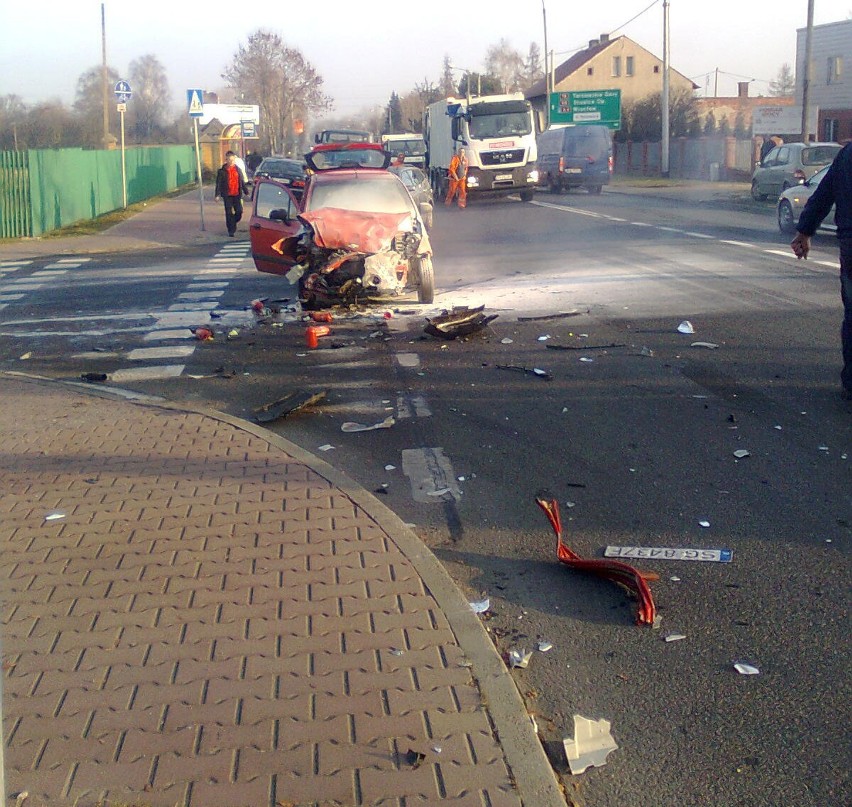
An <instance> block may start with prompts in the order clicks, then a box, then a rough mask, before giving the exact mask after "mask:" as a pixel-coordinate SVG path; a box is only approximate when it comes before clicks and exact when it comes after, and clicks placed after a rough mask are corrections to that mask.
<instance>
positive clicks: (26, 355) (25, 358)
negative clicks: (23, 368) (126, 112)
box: [18, 350, 33, 361]
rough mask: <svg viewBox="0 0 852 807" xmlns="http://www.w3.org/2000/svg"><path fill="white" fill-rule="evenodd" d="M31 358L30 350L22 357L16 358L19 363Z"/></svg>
mask: <svg viewBox="0 0 852 807" xmlns="http://www.w3.org/2000/svg"><path fill="white" fill-rule="evenodd" d="M32 357H33V353H32V351H31V350H28V351H27V352H26V353H24V354H23V355H22V356H18V360H19V361H26V360H27V359H31V358H32Z"/></svg>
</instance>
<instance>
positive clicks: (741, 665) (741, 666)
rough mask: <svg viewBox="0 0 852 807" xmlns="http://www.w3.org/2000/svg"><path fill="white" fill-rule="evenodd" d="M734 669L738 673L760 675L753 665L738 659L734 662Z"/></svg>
mask: <svg viewBox="0 0 852 807" xmlns="http://www.w3.org/2000/svg"><path fill="white" fill-rule="evenodd" d="M734 669H735V670H736V671H737V672H738V673H739V674H740V675H760V670H758V669H757V667H754V666H753V665H751V664H746V663H745V662H743V661H738V662H737V663H736V664H734Z"/></svg>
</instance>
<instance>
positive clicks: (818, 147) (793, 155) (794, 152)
mask: <svg viewBox="0 0 852 807" xmlns="http://www.w3.org/2000/svg"><path fill="white" fill-rule="evenodd" d="M841 148H842V146H841V145H840V144H839V143H784V144H782V145H780V146H776V147H775V148H774V149H772V151H770V152H769V154H767V155H766V156H765V157H764V158H763V159H762V160H761V161H760V163H759V164H758V165H757V167H756V168H755V169H754V173H753V174H752V177H751V195H752V198H754V199H758V200H763V199H766V198H767V197H768V196H770V195H772V196H777V195H778V194H780V193H781V192H782V191H785V190H787V188H792V187H793V186H794V185H801V184H802V183H803V182H804V181H805V180H807V179H810V178H811V177H812V176H813V175H814V174H815V173H816V172H817V171H819V170H820V169H821V168H825V167H826V166H827V165H831V163H832V162H833V161H834V158H835V157H836V156H837V152H838V151H840V149H841Z"/></svg>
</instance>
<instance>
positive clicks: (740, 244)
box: [719, 238, 760, 249]
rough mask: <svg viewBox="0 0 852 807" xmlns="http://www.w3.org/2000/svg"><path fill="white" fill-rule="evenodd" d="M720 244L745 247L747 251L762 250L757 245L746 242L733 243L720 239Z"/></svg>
mask: <svg viewBox="0 0 852 807" xmlns="http://www.w3.org/2000/svg"><path fill="white" fill-rule="evenodd" d="M719 243H720V244H730V245H731V246H732V247H745V248H746V249H760V247H759V246H758V245H757V244H747V243H746V242H745V241H731V240H729V239H727V238H720V239H719Z"/></svg>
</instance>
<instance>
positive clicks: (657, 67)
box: [654, 64, 660, 73]
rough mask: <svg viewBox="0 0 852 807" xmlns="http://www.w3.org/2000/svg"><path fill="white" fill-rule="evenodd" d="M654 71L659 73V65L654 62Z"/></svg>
mask: <svg viewBox="0 0 852 807" xmlns="http://www.w3.org/2000/svg"><path fill="white" fill-rule="evenodd" d="M654 72H655V73H659V72H660V66H659V65H658V64H655V65H654Z"/></svg>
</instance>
